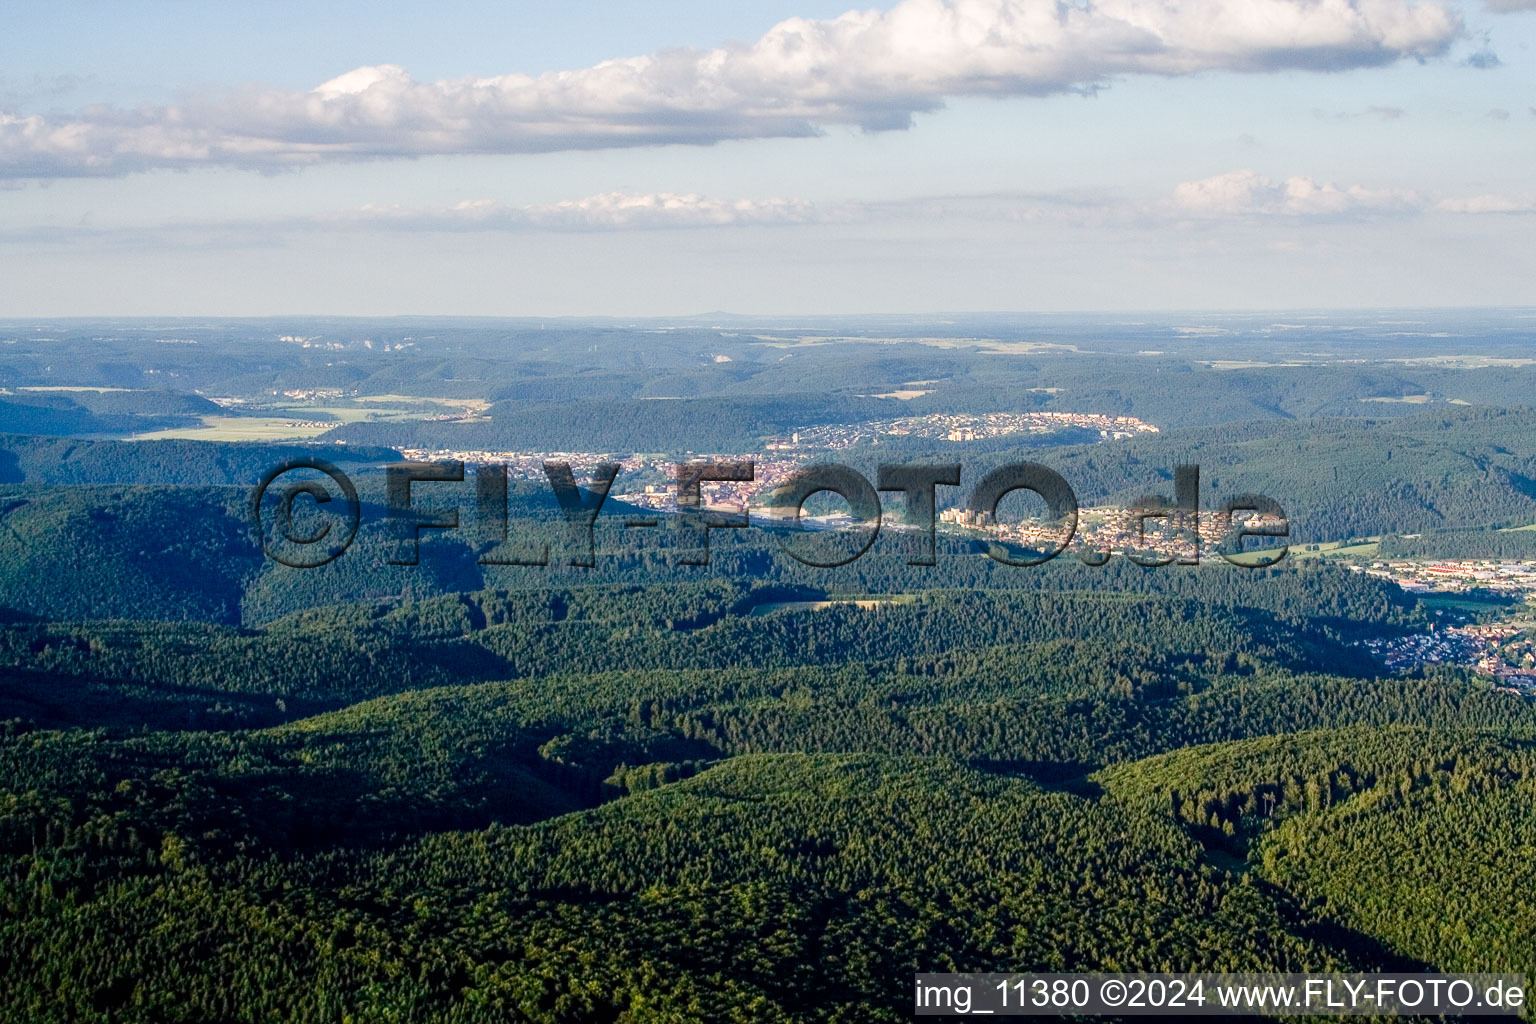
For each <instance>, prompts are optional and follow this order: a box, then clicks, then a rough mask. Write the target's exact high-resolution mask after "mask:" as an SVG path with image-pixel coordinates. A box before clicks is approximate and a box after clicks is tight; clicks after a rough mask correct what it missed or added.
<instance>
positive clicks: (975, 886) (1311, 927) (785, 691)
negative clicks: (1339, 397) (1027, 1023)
mask: <svg viewBox="0 0 1536 1024" xmlns="http://www.w3.org/2000/svg"><path fill="white" fill-rule="evenodd" d="M1041 578H1042V579H1050V580H1055V581H1056V582H1057V583H1060V582H1063V581H1067V580H1069V579H1070V577H1066V576H1058V577H1041ZM1141 578H1142V579H1144V580H1158V579H1164V578H1166V579H1174V578H1175V577H1171V576H1168V577H1161V576H1158V575H1157V574H1155V573H1142V576H1141ZM1234 578H1236V577H1234ZM1240 578H1241V579H1243V580H1245V581H1246V582H1245V583H1243V584H1241V585H1238V586H1237V589H1235V590H1234V591H1231V592H1229V593H1228V595H1227V598H1226V600H1222V599H1220V597H1219V591H1220V588H1219V587H1218V586H1217V582H1219V581H1216V579H1215V577H1204V576H1198V575H1196V576H1187V577H1184V578H1183V579H1184V580H1185V581H1186V582H1185V583H1182V584H1178V585H1170V586H1169V588H1168V589H1167V590H1166V591H1157V590H1153V591H1149V592H1144V593H1141V594H1135V593H1132V594H1126V593H1108V592H1100V593H1092V592H1081V591H1070V590H1060V589H1058V590H1054V591H1046V590H1041V591H1040V592H1028V591H1013V592H1008V591H991V592H964V591H961V592H956V591H946V592H936V593H931V594H914V595H905V596H902V597H901V598H899V599H897V598H895V597H893V598H892V599H891V600H889V601H887V602H886V603H877V604H873V605H866V606H860V605H855V604H851V603H848V604H834V605H831V606H818V605H816V604H814V603H809V602H804V601H801V602H798V603H797V602H795V601H794V600H792V599H793V598H795V597H797V596H798V597H801V598H804V597H805V596H807V595H805V594H803V593H802V594H794V593H787V592H785V590H784V588H776V589H774V588H763V589H761V590H754V589H751V588H746V587H742V586H739V585H735V584H731V583H729V582H728V581H722V580H709V581H703V582H700V583H697V584H693V585H691V586H680V585H675V584H669V585H662V586H656V587H649V588H644V587H614V586H599V587H587V588H575V589H562V588H543V589H539V590H531V591H503V592H486V593H479V594H474V595H455V596H444V597H438V598H432V599H428V600H419V601H418V600H408V601H407V600H392V601H385V602H379V603H371V604H366V605H343V606H333V607H329V608H324V609H317V610H312V611H308V612H304V613H300V614H296V615H293V616H290V617H288V618H286V619H284V620H282V621H279V622H276V623H274V624H272V625H271V626H270V627H268V628H266V629H264V630H260V631H251V630H237V629H230V628H218V627H210V626H206V625H199V624H150V623H129V622H114V623H79V624H74V625H69V624H63V623H57V622H54V623H45V622H32V623H27V622H16V623H12V624H10V625H8V626H7V627H6V628H5V629H4V631H3V637H4V647H3V649H0V681H3V688H0V719H9V722H8V723H7V724H6V725H5V726H4V727H3V728H0V780H3V782H0V905H3V906H4V907H5V908H6V910H7V913H6V914H4V915H0V980H3V983H4V988H3V991H4V993H5V995H4V996H3V997H0V1020H6V1021H12V1020H14V1021H22V1020H27V1021H44V1022H53V1021H57V1022H61V1024H62V1022H64V1021H89V1022H102V1024H105V1022H106V1021H108V1020H113V1021H123V1020H132V1021H140V1020H142V1021H150V1020H158V1019H164V1018H167V1017H174V1016H176V1015H180V1016H181V1017H183V1018H188V1017H198V1018H205V1019H220V1020H236V1021H253V1022H254V1021H257V1020H264V1019H271V1018H273V1017H276V1018H278V1019H343V1018H346V1017H348V1016H350V1017H351V1018H353V1019H356V1020H372V1019H381V1018H384V1017H387V1016H389V1015H390V1014H397V1015H400V1016H402V1017H404V1018H405V1019H411V1020H433V1021H438V1020H447V1021H477V1022H478V1021H486V1022H489V1021H501V1020H506V1019H519V1020H533V1021H551V1022H553V1021H573V1020H586V1019H592V1018H594V1017H611V1018H623V1017H624V1016H625V1015H628V1016H630V1017H633V1018H634V1019H656V1020H681V1021H701V1022H702V1021H716V1020H721V1019H742V1020H747V1019H751V1020H827V1021H830V1020H840V1021H849V1020H858V1021H864V1020H870V1021H881V1020H891V1021H894V1020H901V1019H905V1017H906V1013H907V1011H908V1008H909V1004H908V1002H907V1001H908V1000H909V998H910V996H909V991H908V980H904V979H909V976H910V974H911V973H912V972H913V971H916V970H930V969H950V968H953V969H964V970H1011V971H1017V970H1031V969H1034V970H1047V969H1071V970H1092V969H1102V970H1133V971H1136V970H1141V971H1162V970H1213V971H1217V970H1271V971H1299V970H1313V971H1319V970H1404V969H1406V970H1418V969H1440V970H1470V969H1486V970H1511V969H1512V970H1523V969H1525V968H1526V967H1527V966H1528V965H1529V964H1530V963H1532V962H1536V960H1533V957H1536V945H1533V944H1532V940H1531V938H1530V936H1531V935H1532V934H1533V932H1532V931H1531V929H1530V928H1529V927H1528V922H1526V918H1525V916H1523V915H1524V914H1525V912H1524V910H1522V909H1521V908H1522V907H1524V906H1525V904H1524V903H1523V902H1522V901H1521V900H1520V898H1519V892H1520V891H1522V887H1524V886H1528V885H1529V884H1531V883H1532V882H1536V877H1532V876H1531V872H1530V869H1529V868H1528V866H1526V865H1524V863H1523V862H1522V861H1520V860H1519V859H1518V858H1513V859H1512V858H1511V856H1510V851H1513V850H1517V849H1522V848H1524V846H1525V845H1528V843H1529V842H1530V836H1528V835H1527V832H1528V831H1529V827H1528V826H1529V821H1530V817H1529V814H1528V810H1526V809H1525V808H1526V801H1528V797H1529V790H1530V786H1531V782H1530V780H1531V778H1532V773H1533V771H1536V761H1533V760H1532V756H1533V755H1532V754H1531V750H1532V749H1533V748H1532V746H1531V743H1532V739H1533V737H1536V705H1532V704H1530V703H1528V702H1527V701H1525V700H1522V699H1521V698H1519V697H1514V696H1511V695H1508V694H1502V693H1496V692H1493V691H1492V690H1490V689H1489V688H1488V687H1487V686H1486V685H1485V684H1483V683H1481V682H1479V681H1477V680H1475V679H1473V678H1470V677H1468V676H1465V675H1463V674H1461V673H1460V672H1457V671H1452V670H1438V671H1433V672H1429V673H1424V672H1419V673H1415V674H1413V675H1409V676H1399V675H1390V674H1385V673H1383V671H1382V670H1381V669H1380V668H1379V667H1378V666H1377V665H1376V664H1375V663H1373V662H1372V661H1370V660H1369V659H1367V658H1365V657H1363V656H1361V655H1360V653H1359V650H1358V648H1355V647H1353V646H1352V643H1351V639H1352V637H1353V636H1358V635H1371V634H1374V633H1381V632H1391V631H1395V630H1401V629H1405V628H1421V627H1418V623H1419V621H1420V619H1421V618H1422V613H1421V612H1420V610H1419V609H1418V608H1417V607H1416V602H1414V601H1413V600H1412V599H1411V598H1404V597H1402V596H1400V595H1399V596H1397V597H1394V598H1393V599H1391V600H1383V599H1381V597H1382V596H1383V595H1384V594H1385V593H1386V592H1385V591H1380V592H1378V590H1377V589H1376V588H1377V587H1378V586H1379V584H1378V582H1377V581H1371V580H1364V579H1361V578H1360V577H1356V576H1352V575H1350V574H1347V573H1339V572H1334V571H1315V570H1309V571H1306V572H1299V571H1273V572H1269V573H1264V574H1253V575H1248V574H1244V575H1243V576H1241V577H1240ZM1203 580H1210V581H1211V582H1210V583H1209V586H1210V589H1209V590H1208V591H1205V592H1192V591H1188V590H1187V589H1185V588H1187V587H1189V586H1205V585H1206V584H1205V583H1203V582H1201V581H1203ZM1042 586H1043V585H1042ZM1325 610H1327V611H1330V612H1331V613H1334V614H1332V615H1329V614H1318V613H1319V612H1323V611H1325ZM1319 848H1324V849H1326V851H1327V860H1326V861H1324V862H1319V861H1317V859H1316V851H1317V850H1318V849H1319ZM1404 865H1408V867H1407V868H1405V867H1404ZM1346 868H1347V870H1346ZM1448 878H1450V879H1455V881H1456V884H1457V887H1458V888H1457V891H1458V892H1459V893H1460V894H1461V896H1460V899H1459V902H1458V905H1457V906H1456V907H1455V908H1451V909H1449V910H1448V908H1447V907H1446V906H1445V905H1444V900H1443V898H1437V897H1436V896H1435V892H1436V887H1437V886H1439V885H1441V884H1443V882H1444V881H1445V880H1446V879H1448ZM166 920H173V921H175V922H176V927H174V928H169V929H167V928H165V927H164V926H163V925H162V924H161V922H164V921H166Z"/></svg>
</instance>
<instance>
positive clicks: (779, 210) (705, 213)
mask: <svg viewBox="0 0 1536 1024" xmlns="http://www.w3.org/2000/svg"><path fill="white" fill-rule="evenodd" d="M829 216H831V214H829V212H828V211H825V210H822V209H819V208H817V207H816V206H815V205H813V204H812V203H810V202H807V201H806V200H803V199H711V198H709V197H707V196H701V195H697V194H692V193H690V194H686V195H684V194H679V193H675V192H649V193H638V194H636V193H628V192H604V193H602V194H601V195H595V196H588V197H586V198H584V199H568V200H563V201H561V202H558V203H546V204H540V205H534V206H512V205H509V204H506V203H499V202H495V201H493V200H488V199H478V200H470V201H466V202H462V203H456V204H454V205H453V206H448V207H403V206H378V205H370V206H364V207H362V208H361V209H359V210H357V211H355V212H353V213H348V214H344V215H342V216H340V217H337V218H335V221H334V222H335V223H336V224H338V225H351V226H355V227H370V228H383V229H392V230H401V231H412V230H415V231H515V230H519V229H535V230H548V231H620V230H630V229H646V228H704V227H743V226H748V225H772V224H807V223H812V222H820V221H824V220H827V219H829Z"/></svg>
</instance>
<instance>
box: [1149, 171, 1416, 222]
mask: <svg viewBox="0 0 1536 1024" xmlns="http://www.w3.org/2000/svg"><path fill="white" fill-rule="evenodd" d="M1173 205H1174V207H1175V208H1176V209H1177V210H1178V211H1180V212H1182V213H1184V214H1186V215H1188V216H1191V217H1246V216H1260V215H1269V216H1274V215H1280V216H1292V217H1318V216H1331V217H1342V216H1357V215H1361V214H1366V213H1401V212H1410V211H1415V210H1418V209H1421V208H1422V207H1423V205H1424V200H1423V199H1422V198H1421V197H1420V196H1419V195H1418V194H1417V193H1415V192H1412V191H1408V190H1405V189H1372V188H1366V187H1364V186H1362V185H1349V186H1346V187H1344V188H1340V187H1339V186H1337V185H1335V184H1333V183H1332V182H1319V181H1316V180H1314V179H1312V178H1307V177H1300V176H1297V177H1291V178H1286V179H1285V180H1284V181H1275V180H1273V179H1271V178H1268V177H1265V176H1264V175H1262V174H1258V173H1256V172H1254V171H1252V170H1246V169H1245V170H1241V171H1232V172H1230V173H1227V174H1218V175H1216V176H1215V177H1212V178H1204V179H1202V180H1200V181H1186V182H1184V183H1182V184H1180V185H1177V186H1175V188H1174V190H1173Z"/></svg>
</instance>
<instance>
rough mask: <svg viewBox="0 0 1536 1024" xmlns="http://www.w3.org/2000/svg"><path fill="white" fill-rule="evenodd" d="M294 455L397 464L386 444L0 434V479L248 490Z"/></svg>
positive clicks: (343, 463) (397, 456)
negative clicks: (384, 446)
mask: <svg viewBox="0 0 1536 1024" xmlns="http://www.w3.org/2000/svg"><path fill="white" fill-rule="evenodd" d="M294 458H318V459H324V460H325V461H327V462H331V463H334V464H337V465H341V466H347V465H355V464H363V465H368V466H380V465H384V464H386V463H389V462H398V461H399V460H400V453H399V452H398V451H395V450H394V449H392V448H382V447H373V448H370V447H348V446H344V445H314V444H272V443H264V442H230V441H109V440H81V439H75V438H66V437H27V436H18V435H15V434H0V484H9V483H37V484H160V485H173V486H195V485H209V486H216V487H217V486H225V487H254V486H255V485H256V482H257V481H258V480H260V479H261V476H262V474H263V473H265V472H267V471H268V470H270V469H272V468H274V467H276V466H279V465H281V464H283V463H284V462H286V461H288V460H289V459H294Z"/></svg>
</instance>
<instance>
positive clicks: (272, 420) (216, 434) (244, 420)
mask: <svg viewBox="0 0 1536 1024" xmlns="http://www.w3.org/2000/svg"><path fill="white" fill-rule="evenodd" d="M334 426H336V424H334V423H314V422H310V421H305V420H299V419H295V418H294V417H291V416H204V417H203V425H202V426H200V427H177V428H175V429H172V430H151V431H148V432H146V433H143V434H133V435H131V436H129V437H128V438H127V439H126V440H129V441H290V440H303V439H307V438H311V437H319V436H320V435H321V434H323V433H325V432H326V431H327V430H330V429H331V428H332V427H334Z"/></svg>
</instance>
